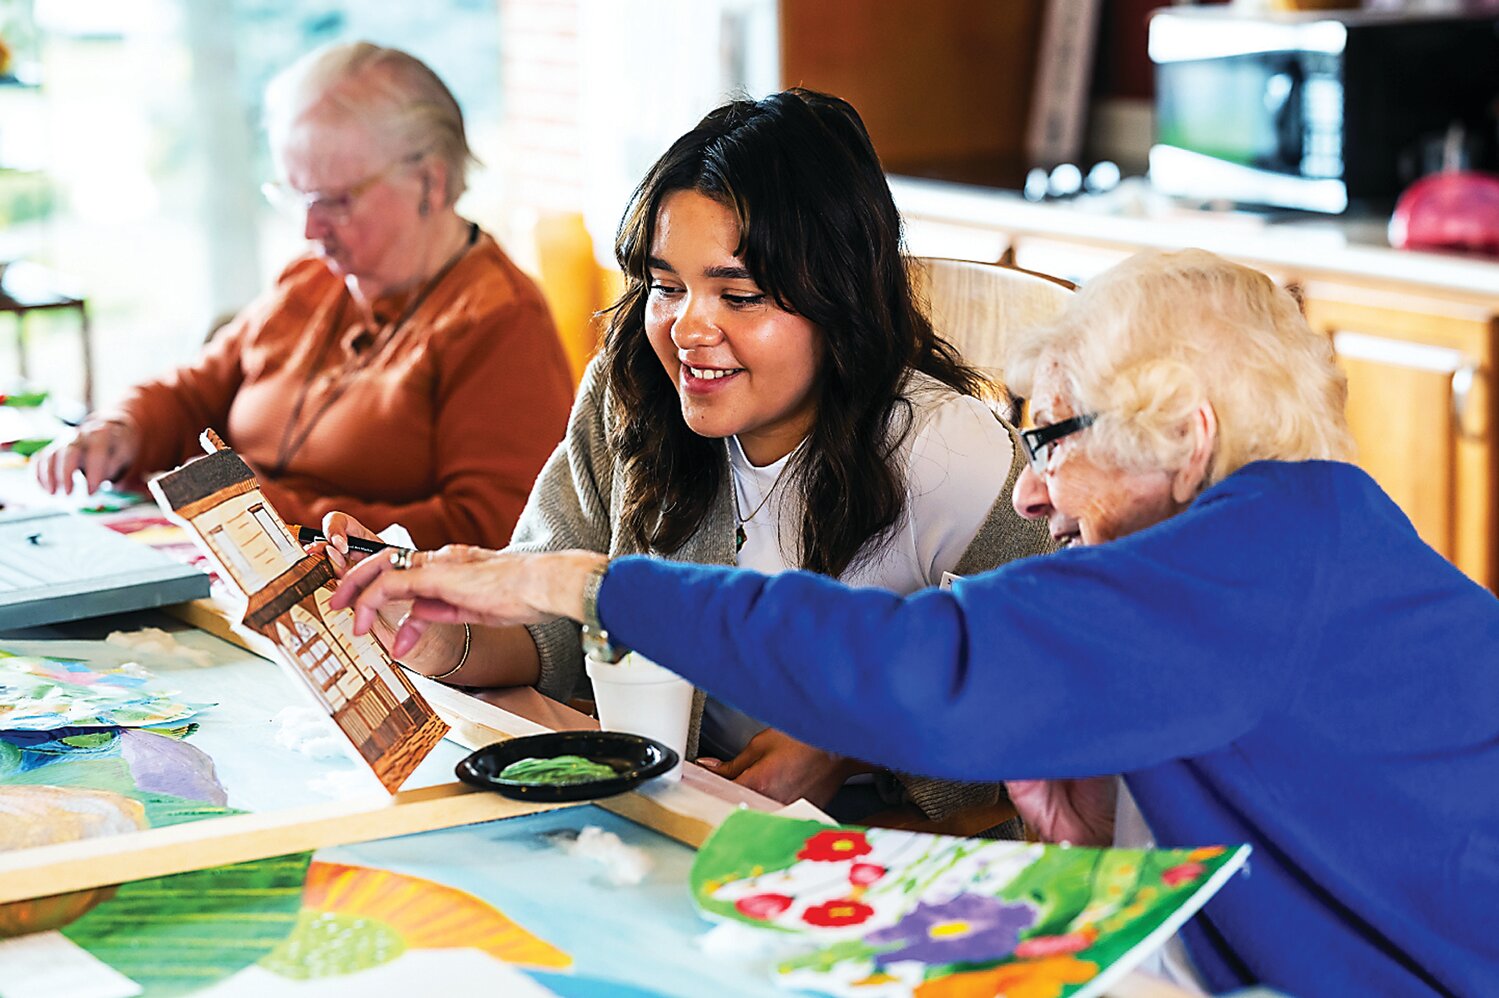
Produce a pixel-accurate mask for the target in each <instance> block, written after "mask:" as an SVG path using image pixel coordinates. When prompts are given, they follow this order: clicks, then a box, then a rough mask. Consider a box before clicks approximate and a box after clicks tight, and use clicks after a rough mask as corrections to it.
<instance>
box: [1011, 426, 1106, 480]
mask: <svg viewBox="0 0 1499 998" xmlns="http://www.w3.org/2000/svg"><path fill="white" fill-rule="evenodd" d="M1097 418H1098V416H1097V415H1096V414H1094V413H1091V412H1090V413H1085V414H1083V415H1081V416H1073V417H1072V418H1071V419H1064V420H1062V421H1061V422H1060V423H1052V424H1051V425H1050V426H1038V427H1036V428H1035V429H1034V430H1021V431H1020V445H1021V446H1022V447H1024V448H1025V457H1026V460H1028V461H1029V462H1030V463H1031V470H1032V471H1034V472H1035V473H1036V474H1037V475H1038V476H1045V474H1046V464H1047V461H1048V460H1050V458H1051V449H1052V447H1054V446H1056V443H1057V441H1058V440H1061V439H1062V438H1064V437H1067V436H1071V435H1072V434H1074V433H1076V432H1077V431H1078V430H1083V429H1087V428H1088V427H1089V426H1092V425H1093V421H1094V420H1095V419H1097Z"/></svg>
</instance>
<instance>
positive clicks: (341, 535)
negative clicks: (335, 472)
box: [309, 512, 380, 579]
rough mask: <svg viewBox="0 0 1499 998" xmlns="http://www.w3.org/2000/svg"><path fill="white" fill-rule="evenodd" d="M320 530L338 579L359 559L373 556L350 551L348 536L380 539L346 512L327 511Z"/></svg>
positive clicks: (371, 539) (358, 561)
mask: <svg viewBox="0 0 1499 998" xmlns="http://www.w3.org/2000/svg"><path fill="white" fill-rule="evenodd" d="M322 530H323V536H324V537H326V538H328V540H327V542H326V543H327V545H328V546H327V552H328V560H329V561H331V562H332V563H333V571H334V573H335V574H336V575H337V576H338V577H339V578H340V579H341V578H343V577H344V576H345V575H347V574H349V569H351V568H353V567H354V566H355V565H357V564H359V563H360V562H361V561H364V560H365V559H366V558H373V557H374V555H368V554H365V553H364V552H362V551H350V550H349V538H350V537H358V538H361V539H363V540H366V541H378V540H380V535H378V534H376V533H375V532H374V531H373V530H371V529H370V528H369V527H366V526H365V525H364V524H362V523H360V522H359V521H358V520H356V519H354V517H352V516H350V515H349V514H348V513H339V512H333V513H329V514H328V515H327V516H325V517H323V523H322ZM309 550H310V548H309Z"/></svg>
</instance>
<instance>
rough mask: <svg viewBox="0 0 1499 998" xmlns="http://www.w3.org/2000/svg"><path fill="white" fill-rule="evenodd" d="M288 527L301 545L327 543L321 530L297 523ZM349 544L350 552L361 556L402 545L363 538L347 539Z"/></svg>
mask: <svg viewBox="0 0 1499 998" xmlns="http://www.w3.org/2000/svg"><path fill="white" fill-rule="evenodd" d="M287 526H288V527H290V528H291V529H293V530H295V531H296V532H297V541H298V542H299V543H301V544H313V543H316V542H317V541H326V540H327V539H328V538H326V537H324V536H323V532H322V531H321V530H315V529H313V528H312V527H303V526H300V525H298V524H295V523H288V524H287ZM344 540H346V541H348V542H349V550H350V551H358V552H359V553H360V554H379V553H380V552H381V551H390V550H399V548H400V545H397V544H387V543H385V542H384V541H367V540H365V539H364V538H363V537H346V538H344Z"/></svg>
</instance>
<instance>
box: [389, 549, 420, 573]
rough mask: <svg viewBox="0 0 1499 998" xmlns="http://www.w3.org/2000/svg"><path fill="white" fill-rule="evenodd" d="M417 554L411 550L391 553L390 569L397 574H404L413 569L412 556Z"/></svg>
mask: <svg viewBox="0 0 1499 998" xmlns="http://www.w3.org/2000/svg"><path fill="white" fill-rule="evenodd" d="M415 553H416V552H414V551H412V550H411V549H410V548H396V549H395V550H394V551H392V552H391V553H390V567H391V568H393V569H395V570H396V571H397V572H404V571H406V569H408V568H410V567H411V556H412V555H413V554H415Z"/></svg>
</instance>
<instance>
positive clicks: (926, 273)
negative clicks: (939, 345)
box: [911, 257, 1076, 388]
mask: <svg viewBox="0 0 1499 998" xmlns="http://www.w3.org/2000/svg"><path fill="white" fill-rule="evenodd" d="M911 277H912V282H913V283H914V285H915V288H916V293H917V295H918V296H920V297H921V298H923V299H925V300H926V302H927V303H928V305H929V307H930V309H931V317H932V325H933V326H934V327H935V328H936V330H937V332H938V334H940V335H941V336H942V337H943V338H944V339H946V340H947V341H948V342H949V343H951V344H952V345H953V346H955V347H957V348H958V352H959V353H961V354H962V355H963V359H964V360H965V361H967V362H968V363H969V364H971V365H973V366H974V367H976V368H978V369H979V370H980V371H982V372H983V373H984V374H985V375H986V376H988V377H989V378H990V379H991V380H992V381H993V382H994V383H995V384H996V385H997V386H999V387H1001V388H1003V387H1004V371H1003V366H1004V353H1005V346H1006V343H1007V341H1008V339H1009V335H1010V332H1011V331H1012V330H1016V329H1024V328H1025V327H1027V326H1036V325H1041V324H1043V323H1048V322H1053V321H1055V320H1056V318H1057V317H1058V316H1059V315H1060V314H1061V312H1062V309H1063V308H1064V307H1065V306H1066V304H1067V301H1068V299H1070V298H1071V296H1072V292H1073V291H1074V290H1075V289H1076V285H1074V284H1072V282H1070V281H1064V280H1062V279H1061V278H1060V277H1050V276H1048V275H1046V274H1040V273H1036V272H1035V271H1030V270H1021V269H1019V268H1017V267H1010V266H1004V265H1001V264H994V263H976V262H974V261H972V260H945V259H941V258H938V257H913V258H912V260H911Z"/></svg>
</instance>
